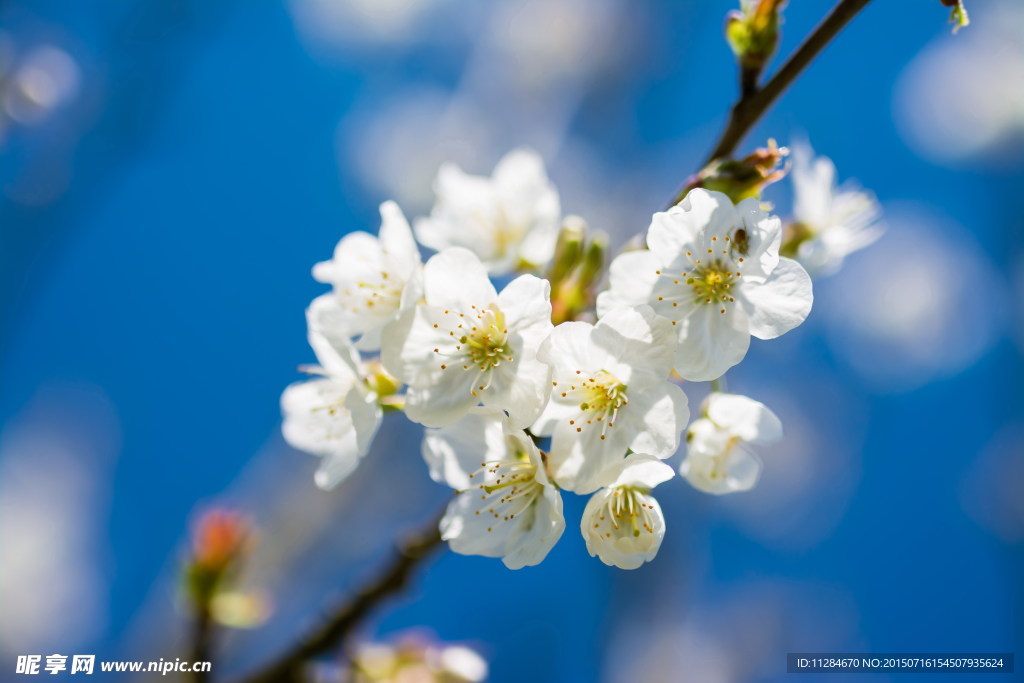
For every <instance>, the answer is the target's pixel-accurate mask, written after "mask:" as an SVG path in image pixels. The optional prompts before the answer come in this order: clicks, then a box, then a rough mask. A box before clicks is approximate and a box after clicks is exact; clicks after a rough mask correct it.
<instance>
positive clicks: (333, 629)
mask: <svg viewBox="0 0 1024 683" xmlns="http://www.w3.org/2000/svg"><path fill="white" fill-rule="evenodd" d="M442 515H443V511H442V512H441V514H438V515H436V516H435V517H433V518H431V520H430V523H429V524H427V525H425V526H423V527H422V528H421V529H419V530H417V531H416V532H414V533H413V534H410V535H409V536H408V537H407V538H406V539H405V541H403V542H402V543H400V544H399V546H398V548H397V549H396V551H397V552H396V553H395V554H394V555H393V556H392V557H391V559H390V561H389V563H388V564H387V565H386V566H385V567H384V568H382V570H381V572H380V573H379V575H378V576H377V577H376V578H374V579H373V580H372V581H370V582H369V583H368V584H367V585H365V586H364V587H362V588H361V589H359V591H358V592H356V593H355V594H354V595H352V596H351V597H350V598H349V599H348V600H347V601H346V602H345V603H343V604H342V605H341V606H340V607H339V608H338V609H337V610H336V611H334V613H333V614H332V615H331V616H330V618H329V619H328V620H327V621H326V622H325V623H324V624H322V625H321V626H320V627H319V628H317V629H316V630H315V631H313V632H312V633H310V634H309V635H307V636H306V637H305V638H303V639H302V640H300V641H299V642H298V643H296V644H295V645H294V646H292V648H291V649H290V650H288V651H287V652H285V653H284V654H282V655H281V656H280V657H278V658H277V659H276V660H274V661H273V662H271V663H269V664H267V665H266V666H264V667H263V668H261V669H260V670H259V671H256V672H254V673H252V674H250V675H248V676H246V677H245V678H242V679H240V681H239V683H300V681H302V680H304V678H303V676H302V670H303V668H304V666H305V665H306V662H307V661H308V660H309V659H311V658H313V657H316V656H317V655H322V654H325V653H327V652H330V651H331V650H332V649H335V648H337V647H338V646H339V644H341V643H342V642H343V641H344V640H345V638H346V637H347V636H349V635H350V634H351V633H352V631H353V630H355V628H356V627H357V626H359V624H360V623H362V621H363V619H365V618H366V616H367V615H368V614H369V613H370V612H371V610H373V608H375V607H376V606H377V605H379V604H380V603H381V602H383V601H384V600H385V599H387V598H389V597H391V596H392V595H394V594H395V593H398V592H399V591H401V590H402V589H403V588H405V586H406V585H407V584H408V582H409V578H410V576H411V575H412V572H413V570H414V569H415V568H416V567H417V566H418V565H419V564H420V563H421V562H422V561H423V560H424V559H426V558H427V557H428V556H429V555H430V553H431V552H432V551H433V550H435V549H436V548H437V547H438V546H440V545H441V532H440V531H439V530H438V525H439V524H440V521H441V516H442Z"/></svg>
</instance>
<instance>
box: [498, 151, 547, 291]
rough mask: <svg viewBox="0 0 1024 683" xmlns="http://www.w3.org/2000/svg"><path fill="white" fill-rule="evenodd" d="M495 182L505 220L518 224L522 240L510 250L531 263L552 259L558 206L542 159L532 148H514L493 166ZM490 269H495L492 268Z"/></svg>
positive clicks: (535, 263) (540, 262) (541, 263)
mask: <svg viewBox="0 0 1024 683" xmlns="http://www.w3.org/2000/svg"><path fill="white" fill-rule="evenodd" d="M494 186H495V192H496V193H497V196H498V200H499V202H500V204H501V209H502V215H503V218H504V220H505V221H506V222H507V223H509V224H511V225H513V226H520V230H517V231H514V232H520V231H521V234H522V235H523V238H522V242H521V243H520V244H518V245H511V246H512V247H515V249H513V250H512V251H514V252H515V253H518V255H519V257H520V258H522V259H523V260H524V261H526V262H527V263H530V264H533V265H544V264H546V263H547V262H548V261H550V260H551V257H552V255H553V254H554V251H555V242H556V241H557V240H558V230H559V222H560V219H561V206H560V203H559V200H558V192H557V191H556V190H555V187H554V185H552V184H551V182H550V181H549V180H548V177H547V173H546V172H545V170H544V160H543V159H541V157H540V155H538V154H537V153H536V152H533V151H532V150H525V149H520V150H513V151H512V152H509V153H508V154H506V155H505V157H504V158H502V160H501V161H499V162H498V165H497V166H496V167H495V169H494ZM492 272H494V271H493V270H492Z"/></svg>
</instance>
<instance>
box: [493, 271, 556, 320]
mask: <svg viewBox="0 0 1024 683" xmlns="http://www.w3.org/2000/svg"><path fill="white" fill-rule="evenodd" d="M498 308H499V309H501V312H502V313H504V314H505V320H506V322H507V324H508V327H509V329H510V330H520V329H523V328H526V327H535V326H540V327H542V328H544V329H545V331H550V330H551V327H552V325H551V283H550V282H548V281H547V280H545V279H542V278H539V277H536V276H534V275H520V276H519V277H517V278H516V279H515V280H513V281H512V282H510V283H508V285H506V286H505V289H503V290H501V294H499V295H498Z"/></svg>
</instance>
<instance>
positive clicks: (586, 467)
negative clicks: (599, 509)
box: [548, 414, 631, 494]
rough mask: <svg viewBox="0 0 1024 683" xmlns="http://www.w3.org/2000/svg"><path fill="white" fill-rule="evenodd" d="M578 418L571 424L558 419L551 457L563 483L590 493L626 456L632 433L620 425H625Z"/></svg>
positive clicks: (598, 486) (549, 455)
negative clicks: (588, 421)
mask: <svg viewBox="0 0 1024 683" xmlns="http://www.w3.org/2000/svg"><path fill="white" fill-rule="evenodd" d="M574 420H575V424H569V421H568V420H563V421H562V422H559V423H556V425H555V429H554V433H553V434H552V436H551V451H550V452H549V453H548V460H549V466H550V468H551V474H552V476H553V477H554V479H555V481H556V482H557V483H558V485H559V486H560V487H562V488H563V489H565V490H567V491H572V492H573V493H579V494H586V493H591V492H592V491H596V490H597V489H599V488H600V487H601V486H603V485H604V484H605V481H604V479H603V474H602V473H604V472H607V471H608V470H609V468H612V467H614V466H615V465H616V463H618V462H620V461H621V460H622V457H623V456H624V455H625V453H626V448H627V446H628V443H629V437H630V436H631V435H630V434H628V433H626V432H625V431H624V430H622V429H620V426H621V425H616V427H613V428H610V429H607V428H604V427H603V425H601V424H598V423H593V424H590V425H588V424H586V418H585V417H581V416H580V415H579V414H577V416H576V417H575V418H574ZM577 429H579V430H582V431H576V430H577ZM602 431H603V432H604V434H605V438H604V439H602V438H601V434H602Z"/></svg>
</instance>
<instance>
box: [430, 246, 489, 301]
mask: <svg viewBox="0 0 1024 683" xmlns="http://www.w3.org/2000/svg"><path fill="white" fill-rule="evenodd" d="M423 291H424V297H425V299H426V302H427V303H428V304H429V305H431V306H438V307H442V308H453V309H455V310H459V311H468V310H470V309H471V307H472V306H478V307H484V306H488V305H490V304H492V303H495V302H496V301H497V299H498V293H497V291H495V289H494V285H492V284H491V281H490V280H489V279H487V270H486V269H485V268H484V266H483V264H482V263H480V259H479V258H477V256H476V255H475V254H474V253H473V252H471V251H469V250H467V249H463V248H461V247H452V248H449V249H445V250H444V251H442V252H441V253H439V254H435V255H434V256H432V257H431V258H430V260H429V261H427V263H426V265H425V266H424V267H423Z"/></svg>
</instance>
